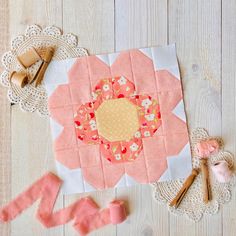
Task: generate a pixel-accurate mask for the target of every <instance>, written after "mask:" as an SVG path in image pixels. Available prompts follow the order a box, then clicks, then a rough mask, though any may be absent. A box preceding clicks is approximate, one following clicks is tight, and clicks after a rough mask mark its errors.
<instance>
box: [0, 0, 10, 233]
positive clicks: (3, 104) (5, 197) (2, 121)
mask: <svg viewBox="0 0 236 236" xmlns="http://www.w3.org/2000/svg"><path fill="white" fill-rule="evenodd" d="M0 2H1V3H0V16H1V19H0V32H1V44H0V55H1V56H2V54H3V53H4V52H5V51H7V50H8V44H9V43H8V41H9V33H8V19H9V6H8V1H7V0H1V1H0ZM2 70H3V68H1V70H0V73H1V72H2ZM6 93H7V89H6V88H3V87H2V86H1V87H0V114H1V116H0V130H1V131H0V173H1V177H0V205H1V206H2V205H4V204H6V203H7V202H8V201H9V199H10V198H11V107H10V103H9V101H8V99H7V96H6ZM0 232H1V233H2V235H4V236H9V235H10V232H11V228H10V224H0Z"/></svg>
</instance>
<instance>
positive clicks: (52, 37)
mask: <svg viewBox="0 0 236 236" xmlns="http://www.w3.org/2000/svg"><path fill="white" fill-rule="evenodd" d="M48 46H56V52H55V54H54V57H53V60H62V59H66V58H71V57H80V56H85V55H88V53H87V51H86V49H84V48H81V47H79V46H78V42H77V37H76V36H75V35H73V34H62V31H61V30H60V29H59V28H57V27H55V26H49V27H46V28H44V29H42V28H41V27H39V26H37V25H30V26H28V27H27V29H26V31H25V34H24V35H19V36H17V37H16V38H15V39H13V40H12V42H11V51H8V52H6V53H5V54H4V55H3V57H2V64H3V66H4V68H5V70H4V71H3V73H2V74H1V76H0V80H1V83H2V85H3V86H5V87H7V88H8V93H7V96H8V98H9V100H10V102H12V103H18V104H19V105H20V108H21V109H22V110H23V111H28V112H34V111H38V113H39V114H41V115H48V108H47V93H46V90H45V88H44V87H43V86H42V85H41V86H38V87H37V88H36V87H34V85H30V84H28V85H26V86H25V87H24V88H20V87H19V86H17V85H15V84H12V83H10V81H9V77H10V74H11V72H12V71H21V70H23V68H22V66H21V65H20V64H19V62H18V60H17V58H16V57H17V55H20V54H22V53H24V52H25V51H26V50H27V49H29V48H30V47H35V48H42V49H43V48H45V47H48ZM39 64H40V62H38V63H36V64H35V65H33V66H31V67H30V68H29V70H28V72H29V74H30V76H32V77H33V76H34V74H35V73H36V71H37V68H38V67H39Z"/></svg>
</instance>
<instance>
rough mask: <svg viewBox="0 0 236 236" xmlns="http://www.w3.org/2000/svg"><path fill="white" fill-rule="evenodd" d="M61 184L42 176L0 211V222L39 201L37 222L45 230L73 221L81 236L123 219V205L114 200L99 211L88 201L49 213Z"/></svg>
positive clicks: (78, 202) (92, 202) (49, 176)
mask: <svg viewBox="0 0 236 236" xmlns="http://www.w3.org/2000/svg"><path fill="white" fill-rule="evenodd" d="M61 184H62V181H61V180H60V179H59V178H58V177H57V176H56V175H54V174H52V173H47V174H45V175H44V176H43V177H42V178H40V179H39V180H37V181H36V182H35V183H34V184H32V185H31V186H30V187H29V188H28V189H27V190H26V191H24V192H23V193H21V194H20V195H18V196H17V197H16V198H15V199H14V200H12V201H11V202H10V203H9V204H7V205H6V206H4V207H3V208H1V209H0V221H1V222H8V221H11V220H13V219H14V218H16V217H17V216H18V215H19V214H20V213H21V212H22V211H23V210H25V209H26V208H28V207H29V206H31V205H32V204H33V203H34V202H35V201H36V200H37V199H39V198H40V199H41V202H40V204H39V208H38V210H37V218H38V220H39V221H40V222H41V223H42V224H43V225H44V226H45V227H47V228H49V227H54V226H58V225H62V224H65V223H67V222H69V221H71V220H74V228H75V229H76V230H77V231H78V232H79V233H80V234H81V235H85V234H87V233H89V232H90V231H92V230H95V229H98V228H100V227H103V226H105V225H107V224H111V223H112V224H118V223H121V222H123V221H124V220H125V219H126V212H125V206H124V202H123V201H119V200H115V201H113V202H111V203H110V205H109V208H106V209H103V210H99V208H98V206H97V204H96V203H95V202H94V201H93V200H92V199H91V198H89V197H85V198H82V199H79V200H78V201H76V202H74V203H73V204H71V205H69V206H68V207H67V208H63V209H60V210H58V211H56V212H53V207H54V204H55V202H56V199H57V195H58V193H59V190H60V187H61Z"/></svg>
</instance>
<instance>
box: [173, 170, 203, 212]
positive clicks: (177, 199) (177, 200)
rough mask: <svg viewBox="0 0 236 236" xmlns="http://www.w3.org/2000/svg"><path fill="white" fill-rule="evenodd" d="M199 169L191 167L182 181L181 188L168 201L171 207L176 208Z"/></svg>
mask: <svg viewBox="0 0 236 236" xmlns="http://www.w3.org/2000/svg"><path fill="white" fill-rule="evenodd" d="M198 173H199V171H198V169H193V170H192V173H191V175H189V176H188V178H187V179H186V180H185V181H184V184H183V186H182V188H181V189H180V190H179V192H178V193H177V195H176V197H175V198H174V199H173V200H172V201H171V202H170V206H171V207H175V208H177V207H178V206H179V204H180V203H181V201H182V200H183V198H184V196H185V194H186V193H187V191H188V189H189V188H190V186H191V185H192V183H193V181H194V179H195V178H196V176H197V175H198Z"/></svg>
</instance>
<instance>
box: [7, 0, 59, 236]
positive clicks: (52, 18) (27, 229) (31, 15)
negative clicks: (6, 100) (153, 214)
mask: <svg viewBox="0 0 236 236" xmlns="http://www.w3.org/2000/svg"><path fill="white" fill-rule="evenodd" d="M9 6H10V21H9V30H10V36H11V37H14V36H16V35H18V34H22V33H23V32H24V31H25V28H26V26H27V25H30V24H34V23H38V24H39V25H41V26H46V25H52V24H53V25H57V26H59V27H61V26H62V1H61V0H55V1H27V0H19V1H13V0H11V1H9ZM11 121H12V129H11V135H12V141H11V145H12V166H11V168H12V176H11V177H12V185H11V189H12V198H13V197H14V196H16V195H17V194H18V193H20V192H21V191H23V190H24V189H25V188H26V187H28V185H30V184H31V183H32V182H34V181H35V180H36V179H38V178H40V177H41V176H42V175H43V174H45V173H46V172H47V171H48V170H53V166H54V158H53V156H52V151H51V150H52V145H51V135H50V130H49V119H48V118H42V117H39V115H38V114H37V113H34V114H31V113H25V112H22V111H21V110H20V109H19V106H18V105H15V106H13V108H12V117H11ZM61 207H63V197H62V196H61V197H60V198H59V199H58V201H57V204H56V208H61ZM36 208H37V204H35V205H34V206H33V207H31V208H30V209H28V210H27V211H26V212H25V213H24V214H22V215H21V216H20V217H18V218H17V219H16V220H15V221H13V222H12V227H11V235H17V236H18V235H24V236H27V235H29V236H32V235H45V236H46V235H63V226H61V227H56V228H52V229H46V228H44V227H43V226H42V225H41V224H40V223H39V222H38V221H37V220H36V218H35V217H32V216H34V215H35V212H36Z"/></svg>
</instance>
